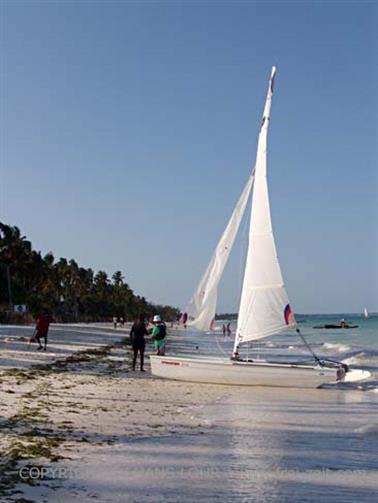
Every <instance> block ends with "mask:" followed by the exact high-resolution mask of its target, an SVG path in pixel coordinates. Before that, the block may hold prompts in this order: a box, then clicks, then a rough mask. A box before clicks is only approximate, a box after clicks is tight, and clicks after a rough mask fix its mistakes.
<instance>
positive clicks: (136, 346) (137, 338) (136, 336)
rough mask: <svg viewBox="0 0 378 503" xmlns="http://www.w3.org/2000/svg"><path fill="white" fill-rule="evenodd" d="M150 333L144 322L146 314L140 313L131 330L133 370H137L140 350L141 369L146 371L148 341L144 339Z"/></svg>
mask: <svg viewBox="0 0 378 503" xmlns="http://www.w3.org/2000/svg"><path fill="white" fill-rule="evenodd" d="M145 335H148V331H147V328H146V325H145V323H144V316H143V315H140V316H139V320H138V321H136V322H135V323H134V324H133V326H132V327H131V330H130V338H131V345H132V348H133V352H134V357H133V370H135V364H136V361H137V356H138V352H139V354H140V370H141V372H144V369H143V363H144V348H145V346H146V341H145V340H144V336H145Z"/></svg>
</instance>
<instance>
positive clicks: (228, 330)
mask: <svg viewBox="0 0 378 503" xmlns="http://www.w3.org/2000/svg"><path fill="white" fill-rule="evenodd" d="M230 325H231V323H227V325H226V332H227V335H228V336H230V335H231V328H230Z"/></svg>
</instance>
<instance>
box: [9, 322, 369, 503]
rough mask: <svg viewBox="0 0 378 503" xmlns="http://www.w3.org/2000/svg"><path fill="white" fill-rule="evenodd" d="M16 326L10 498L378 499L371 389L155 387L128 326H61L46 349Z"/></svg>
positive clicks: (177, 341) (176, 339)
mask: <svg viewBox="0 0 378 503" xmlns="http://www.w3.org/2000/svg"><path fill="white" fill-rule="evenodd" d="M18 329H19V327H17V328H16V327H12V328H9V327H2V328H1V330H0V341H2V342H0V348H1V353H0V355H1V357H2V359H0V369H2V370H1V371H0V386H1V387H0V395H1V400H0V452H1V460H0V477H1V479H0V480H1V482H0V501H1V502H3V501H4V502H6V501H13V502H14V501H19V502H21V501H23V502H25V501H36V502H43V501H46V502H62V503H63V502H73V503H74V502H75V503H76V502H79V501H80V502H93V501H101V502H103V501H104V502H105V501H106V502H117V503H118V502H120V503H121V502H135V503H137V502H141V501H143V502H163V501H168V502H179V501H183V502H193V501H210V502H212V501H248V502H249V501H253V502H258V503H260V502H261V503H262V502H278V503H282V502H286V501H287V502H289V501H290V502H302V501H308V502H312V501H314V502H315V501H319V499H320V500H321V501H326V502H328V501H329V502H340V503H341V502H343V503H345V502H349V501H350V502H356V501H360V502H361V501H366V502H367V501H369V502H371V501H374V498H375V497H377V489H378V486H377V480H378V477H377V475H378V474H377V454H376V452H377V438H378V428H377V426H376V419H377V418H376V410H377V409H376V398H377V394H376V393H371V392H361V391H358V390H349V391H343V390H328V389H324V390H306V391H304V390H301V389H275V388H257V387H256V388H249V387H229V386H219V385H204V384H192V383H184V382H175V381H168V380H160V379H157V378H154V377H153V376H151V375H150V373H149V371H148V363H147V365H146V369H147V372H145V373H141V372H138V371H136V372H132V371H130V357H131V351H130V348H129V346H128V345H127V344H125V342H126V341H125V339H124V337H125V335H126V334H127V327H126V328H125V330H118V329H117V330H113V329H112V328H111V327H110V325H101V326H99V325H95V326H92V325H83V326H54V327H53V328H52V330H51V336H50V350H49V351H47V352H46V353H43V354H41V353H40V352H36V351H35V346H34V347H33V346H32V347H28V346H27V343H26V339H27V335H28V333H29V332H31V329H30V328H29V329H26V328H20V329H19V330H18ZM20 337H24V338H25V339H20ZM192 346H193V343H192V341H189V343H188V344H186V343H185V342H184V340H183V334H182V333H179V332H175V333H171V334H170V347H171V348H172V349H173V348H174V347H180V349H181V350H184V349H185V348H186V349H187V351H188V352H189V350H190V348H192ZM78 350H79V352H78ZM151 350H152V348H151V345H149V346H148V351H151ZM36 364H37V367H36ZM15 367H17V370H12V368H13V369H14V368H15Z"/></svg>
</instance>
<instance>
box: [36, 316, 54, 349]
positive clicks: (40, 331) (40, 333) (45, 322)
mask: <svg viewBox="0 0 378 503" xmlns="http://www.w3.org/2000/svg"><path fill="white" fill-rule="evenodd" d="M51 322H52V317H51V316H50V315H49V314H47V313H44V314H41V315H40V316H38V319H37V324H36V326H35V330H36V334H35V338H36V340H37V342H38V344H39V347H38V348H37V349H38V350H39V349H42V344H41V337H42V338H43V339H44V341H45V344H44V347H43V350H44V351H46V346H47V334H48V332H49V326H50V323H51Z"/></svg>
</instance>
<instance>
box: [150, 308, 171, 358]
mask: <svg viewBox="0 0 378 503" xmlns="http://www.w3.org/2000/svg"><path fill="white" fill-rule="evenodd" d="M152 323H153V324H154V328H153V329H152V340H153V341H154V345H155V349H156V354H157V355H159V356H164V354H165V343H166V342H167V327H166V325H165V323H164V321H162V320H161V318H160V316H159V315H158V314H155V316H154V318H153V320H152Z"/></svg>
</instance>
